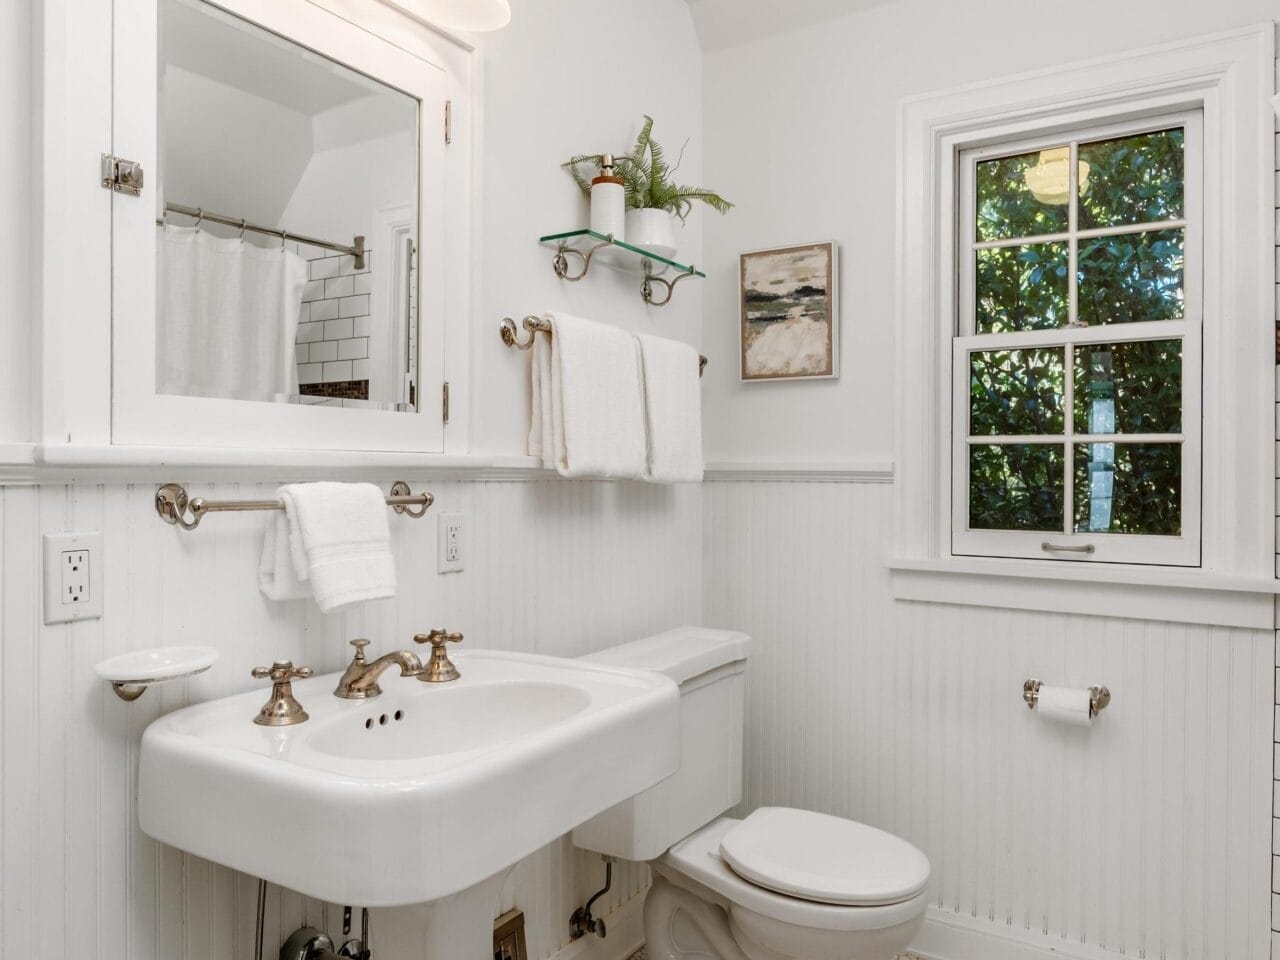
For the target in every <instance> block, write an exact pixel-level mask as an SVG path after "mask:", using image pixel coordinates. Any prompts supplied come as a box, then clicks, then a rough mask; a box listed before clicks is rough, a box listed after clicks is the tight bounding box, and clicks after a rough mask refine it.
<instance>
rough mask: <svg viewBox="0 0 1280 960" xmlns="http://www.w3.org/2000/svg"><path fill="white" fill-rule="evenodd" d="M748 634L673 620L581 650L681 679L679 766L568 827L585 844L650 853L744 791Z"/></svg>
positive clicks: (635, 854) (629, 854)
mask: <svg viewBox="0 0 1280 960" xmlns="http://www.w3.org/2000/svg"><path fill="white" fill-rule="evenodd" d="M750 647H751V638H750V637H748V636H747V635H746V634H745V633H738V632H736V631H732V630H708V629H704V628H702V627H678V628H677V629H675V630H668V631H667V632H666V633H659V634H657V635H655V636H652V637H645V638H644V639H643V640H636V641H633V642H631V643H624V644H621V645H619V646H616V647H610V648H609V649H607V650H602V651H600V652H598V653H593V654H589V655H588V656H586V657H583V659H584V660H593V661H595V662H597V663H607V664H612V665H614V666H620V667H631V668H635V669H640V670H654V671H657V672H659V673H664V674H666V675H667V676H668V677H670V678H671V679H672V680H674V681H675V682H676V683H677V684H679V686H680V769H679V770H677V771H676V773H675V774H673V775H672V776H670V777H668V778H667V779H666V780H664V781H662V783H659V784H658V785H657V786H654V787H650V788H649V789H648V790H646V791H645V792H644V793H641V794H639V795H638V796H635V797H632V798H631V799H630V800H625V801H623V802H622V803H620V804H618V805H617V806H614V807H611V808H609V809H608V810H606V811H605V812H604V813H601V814H600V815H598V816H596V817H593V818H592V819H590V820H588V821H587V822H586V823H584V824H582V826H580V827H578V828H577V829H576V830H574V831H573V843H574V845H575V846H578V847H581V848H583V849H584V850H593V851H595V852H596V853H604V854H609V855H611V856H615V857H622V858H623V859H626V860H652V859H654V858H656V857H658V856H661V855H662V854H663V853H665V852H666V850H667V848H669V847H670V846H672V845H673V844H675V843H676V842H677V841H679V840H683V839H684V838H685V837H687V836H688V835H689V834H691V833H693V832H694V831H695V830H697V829H698V828H699V827H702V826H705V825H706V824H708V823H710V822H711V821H712V820H714V819H715V818H716V817H718V816H720V815H721V814H723V813H724V812H725V811H726V810H728V809H729V808H730V807H733V806H734V805H735V804H737V802H738V801H739V800H740V799H742V729H743V695H744V692H745V689H744V688H745V686H746V665H747V656H748V654H749V652H750Z"/></svg>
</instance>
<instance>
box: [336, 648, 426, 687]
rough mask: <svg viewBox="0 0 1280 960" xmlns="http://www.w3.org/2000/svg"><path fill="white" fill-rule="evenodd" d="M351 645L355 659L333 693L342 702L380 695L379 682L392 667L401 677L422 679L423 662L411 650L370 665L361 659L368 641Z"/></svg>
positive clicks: (391, 655)
mask: <svg viewBox="0 0 1280 960" xmlns="http://www.w3.org/2000/svg"><path fill="white" fill-rule="evenodd" d="M351 645H352V646H353V647H355V648H356V655H355V656H354V657H353V658H352V659H351V662H350V663H349V664H347V669H346V671H345V672H344V673H343V674H342V678H341V679H340V680H339V681H338V686H337V687H336V688H335V689H334V691H333V695H334V696H335V697H342V699H344V700H367V699H369V698H370V697H376V696H377V695H378V694H380V693H382V688H381V687H380V686H378V678H379V677H380V676H382V672H383V671H384V670H386V669H387V667H389V666H391V665H392V664H393V663H394V664H396V665H397V666H398V667H400V676H402V677H420V676H421V675H422V672H423V667H422V661H421V660H419V659H418V656H417V654H415V653H413V652H412V651H410V650H393V651H391V653H384V654H383V655H382V656H380V657H379V658H378V659H377V660H374V661H372V662H370V661H368V660H366V659H365V658H364V648H365V647H367V646H368V645H369V641H368V640H352V641H351Z"/></svg>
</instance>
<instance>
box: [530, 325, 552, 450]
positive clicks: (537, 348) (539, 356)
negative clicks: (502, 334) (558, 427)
mask: <svg viewBox="0 0 1280 960" xmlns="http://www.w3.org/2000/svg"><path fill="white" fill-rule="evenodd" d="M532 378H533V396H532V407H533V413H532V416H531V417H530V418H529V456H531V457H537V458H538V459H540V460H541V461H542V464H543V466H546V467H549V466H551V465H552V464H554V463H555V461H556V455H555V450H554V449H553V448H552V446H551V440H552V430H551V334H549V333H535V334H534V335H533V372H532Z"/></svg>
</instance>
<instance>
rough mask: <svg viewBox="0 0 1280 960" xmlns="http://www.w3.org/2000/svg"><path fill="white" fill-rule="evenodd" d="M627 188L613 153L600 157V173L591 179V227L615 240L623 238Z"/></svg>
mask: <svg viewBox="0 0 1280 960" xmlns="http://www.w3.org/2000/svg"><path fill="white" fill-rule="evenodd" d="M626 212H627V190H626V187H625V185H624V184H623V182H622V178H621V177H620V176H618V173H617V169H616V168H615V166H614V163H613V155H612V154H608V153H606V154H604V155H603V156H602V157H601V158H600V175H599V176H598V177H596V178H595V179H594V180H592V181H591V229H592V230H593V231H595V232H596V233H599V234H603V235H604V236H606V237H607V236H612V237H613V239H614V240H623V239H625V237H624V236H623V224H624V223H625V222H626Z"/></svg>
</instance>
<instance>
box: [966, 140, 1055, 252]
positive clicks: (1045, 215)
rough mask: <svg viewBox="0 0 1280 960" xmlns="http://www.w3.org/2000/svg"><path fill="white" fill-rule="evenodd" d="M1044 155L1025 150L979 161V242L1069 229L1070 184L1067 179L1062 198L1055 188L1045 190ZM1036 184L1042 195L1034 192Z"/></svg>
mask: <svg viewBox="0 0 1280 960" xmlns="http://www.w3.org/2000/svg"><path fill="white" fill-rule="evenodd" d="M1046 152H1049V151H1046ZM1041 156H1042V154H1041V153H1024V154H1022V155H1021V156H1017V157H1003V158H1001V159H999V160H984V161H982V162H981V163H979V164H978V169H977V191H978V198H977V239H978V241H979V242H983V241H986V240H1010V239H1013V238H1014V237H1034V236H1038V235H1039V234H1043V233H1064V232H1066V229H1067V200H1068V198H1069V191H1068V187H1067V186H1066V185H1065V182H1064V184H1063V187H1062V194H1061V197H1060V198H1059V197H1058V196H1057V195H1056V194H1053V193H1052V192H1049V193H1046V192H1045V188H1044V187H1043V186H1042V183H1041V181H1042V180H1043V179H1044V172H1045V170H1046V167H1045V166H1044V164H1043V163H1041ZM1065 169H1066V166H1065V164H1064V165H1063V170H1065ZM1037 177H1039V178H1040V179H1039V180H1038V179H1037ZM1051 179H1052V178H1051ZM1033 186H1034V187H1035V188H1036V190H1037V191H1039V193H1040V195H1039V196H1037V195H1036V192H1033V190H1032V187H1033ZM1050 191H1052V184H1050ZM1046 201H1049V202H1046Z"/></svg>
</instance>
